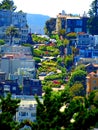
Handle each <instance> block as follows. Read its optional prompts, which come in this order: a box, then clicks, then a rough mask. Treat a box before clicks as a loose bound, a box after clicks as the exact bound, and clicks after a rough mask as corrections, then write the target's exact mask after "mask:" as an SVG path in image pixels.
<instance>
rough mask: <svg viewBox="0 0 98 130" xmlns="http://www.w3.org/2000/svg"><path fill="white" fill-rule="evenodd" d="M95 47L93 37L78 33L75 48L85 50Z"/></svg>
mask: <svg viewBox="0 0 98 130" xmlns="http://www.w3.org/2000/svg"><path fill="white" fill-rule="evenodd" d="M94 46H95V37H94V36H93V35H89V34H87V33H78V35H77V48H79V49H86V48H88V47H94Z"/></svg>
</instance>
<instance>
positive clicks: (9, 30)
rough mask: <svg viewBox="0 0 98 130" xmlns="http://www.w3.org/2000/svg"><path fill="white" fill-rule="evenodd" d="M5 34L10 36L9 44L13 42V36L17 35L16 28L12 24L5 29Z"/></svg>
mask: <svg viewBox="0 0 98 130" xmlns="http://www.w3.org/2000/svg"><path fill="white" fill-rule="evenodd" d="M6 35H8V36H9V37H10V45H12V43H13V38H14V37H15V36H16V35H18V29H17V28H16V27H14V26H10V27H8V28H7V30H6Z"/></svg>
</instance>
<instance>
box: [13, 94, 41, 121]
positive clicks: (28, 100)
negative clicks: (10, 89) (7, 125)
mask: <svg viewBox="0 0 98 130" xmlns="http://www.w3.org/2000/svg"><path fill="white" fill-rule="evenodd" d="M12 98H15V99H16V98H18V99H20V100H21V102H20V105H19V108H18V111H17V112H16V121H18V122H21V121H23V120H27V119H29V120H30V121H32V122H36V107H37V102H36V100H35V98H34V96H25V95H12ZM39 99H40V101H41V102H42V98H41V97H39Z"/></svg>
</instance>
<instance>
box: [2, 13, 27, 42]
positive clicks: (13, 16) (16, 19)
mask: <svg viewBox="0 0 98 130" xmlns="http://www.w3.org/2000/svg"><path fill="white" fill-rule="evenodd" d="M11 25H13V26H15V27H16V28H17V29H18V32H19V33H18V35H17V37H15V38H14V39H13V42H14V43H18V44H19V43H26V41H27V39H28V25H27V20H26V13H23V12H21V11H20V12H12V11H10V10H0V39H4V40H5V41H6V42H7V43H9V38H8V37H7V36H6V29H7V28H8V27H9V26H11Z"/></svg>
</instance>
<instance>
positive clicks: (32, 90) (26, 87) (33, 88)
mask: <svg viewBox="0 0 98 130" xmlns="http://www.w3.org/2000/svg"><path fill="white" fill-rule="evenodd" d="M23 94H24V95H33V96H34V95H38V96H42V84H41V81H40V80H39V79H30V78H28V77H24V79H23Z"/></svg>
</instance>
